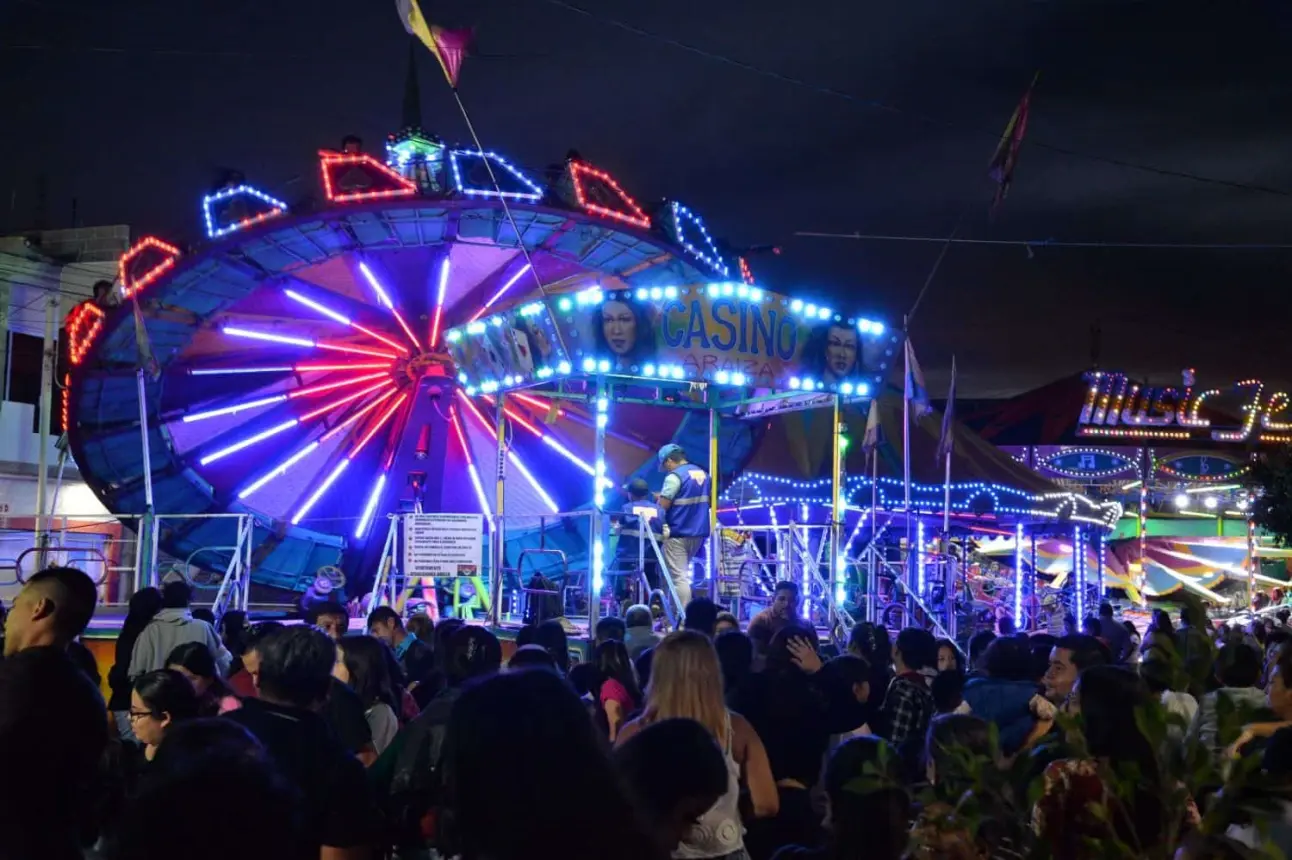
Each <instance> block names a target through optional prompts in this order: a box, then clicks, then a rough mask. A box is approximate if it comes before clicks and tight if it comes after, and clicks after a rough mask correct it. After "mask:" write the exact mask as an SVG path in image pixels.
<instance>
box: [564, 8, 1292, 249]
mask: <svg viewBox="0 0 1292 860" xmlns="http://www.w3.org/2000/svg"><path fill="white" fill-rule="evenodd" d="M544 2H546V3H548V4H550V5H552V6H557V7H559V8H561V9H565V10H567V11H569V12H573V13H575V14H577V15H582V16H584V17H585V18H590V19H591V20H593V21H597V22H598V23H601V24H604V25H606V26H608V27H615V28H617V29H620V30H623V31H625V32H628V33H632V34H633V35H635V36H639V37H641V38H643V39H651V40H653V41H656V42H660V43H662V44H665V45H669V46H671V47H673V48H676V49H678V50H680V51H685V52H687V53H690V54H695V55H696V56H699V57H704V58H705V59H709V60H713V61H715V62H719V63H723V64H725V65H728V66H734V67H735V68H738V69H742V70H744V71H746V72H750V73H752V74H755V75H759V76H761V77H764V78H768V79H770V80H774V81H780V82H781V83H784V84H790V85H791V86H796V87H801V88H803V89H808V90H812V91H813V92H816V93H820V94H822V95H826V96H830V97H832V98H837V99H842V100H844V101H848V102H852V103H853V104H859V105H864V106H865V107H869V108H873V109H875V110H879V111H884V112H886V113H890V114H894V115H898V116H905V117H910V118H911V119H916V120H919V121H920V122H923V123H926V124H928V125H937V126H942V127H944V128H951V129H962V130H965V131H972V132H974V133H975V134H979V135H981V136H983V137H984V138H986V137H988V136H990V137H991V139H992V140H993V141H995V142H997V143H999V142H1000V132H999V131H986V130H983V129H977V128H968V127H966V126H963V125H958V124H956V123H953V122H949V121H947V120H944V119H940V118H938V117H934V116H930V115H928V114H923V113H919V112H918V111H912V110H908V109H906V108H899V107H897V106H895V105H891V104H887V103H886V102H882V101H879V100H877V99H868V98H863V97H861V96H859V95H857V94H856V93H850V92H848V91H846V90H841V89H837V88H835V87H831V86H825V85H822V84H816V83H813V82H811V81H808V80H806V79H804V78H799V77H795V76H793V75H787V74H784V73H782V72H778V71H775V70H774V69H766V68H763V67H761V66H756V65H754V64H753V63H749V62H746V61H744V60H738V59H736V58H734V57H731V56H728V55H726V54H720V53H717V52H715V51H710V50H706V49H705V48H701V47H699V46H697V45H693V44H690V43H688V42H683V41H681V40H679V39H674V38H671V37H669V36H664V35H662V34H660V33H656V32H653V31H651V30H647V29H644V28H642V27H638V26H636V25H635V24H629V23H627V22H626V21H621V20H619V19H618V18H612V17H609V16H606V15H601V14H598V13H596V12H592V11H590V10H588V9H585V8H583V7H582V6H576V5H575V4H573V3H569V2H566V0H544ZM1027 145H1028V146H1033V147H1036V148H1037V149H1046V150H1049V151H1050V152H1057V153H1059V154H1061V155H1068V156H1072V157H1074V158H1084V159H1086V160H1087V161H1097V162H1102V163H1103V164H1111V165H1114V166H1116V167H1125V168H1128V169H1130V170H1139V171H1143V172H1145V173H1154V174H1157V175H1158V176H1169V177H1172V178H1175V179H1188V180H1190V181H1192V182H1201V183H1205V184H1208V185H1218V186H1221V187H1225V188H1236V189H1241V190H1243V191H1256V192H1260V193H1262V194H1273V195H1276V196H1279V197H1292V191H1287V190H1284V189H1282V188H1272V187H1270V186H1267V185H1255V184H1252V183H1248V182H1238V181H1236V180H1232V179H1219V178H1217V177H1214V176H1202V175H1200V174H1197V173H1189V172H1188V171H1184V170H1172V169H1170V168H1166V167H1157V166H1155V165H1152V164H1144V163H1143V162H1137V161H1127V160H1125V159H1122V158H1114V157H1112V156H1108V155H1098V154H1096V153H1092V152H1082V151H1080V150H1076V149H1072V148H1070V147H1066V146H1058V145H1056V144H1053V143H1046V142H1045V141H1042V140H1036V139H1035V137H1029V138H1028V139H1027ZM937 241H939V242H943V241H946V239H945V237H943V238H940V239H938V240H937Z"/></svg>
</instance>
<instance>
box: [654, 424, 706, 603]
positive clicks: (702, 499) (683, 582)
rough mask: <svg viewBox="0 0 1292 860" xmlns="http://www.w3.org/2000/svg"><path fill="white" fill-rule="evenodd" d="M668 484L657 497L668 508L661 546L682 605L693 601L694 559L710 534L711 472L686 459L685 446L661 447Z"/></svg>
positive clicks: (662, 465)
mask: <svg viewBox="0 0 1292 860" xmlns="http://www.w3.org/2000/svg"><path fill="white" fill-rule="evenodd" d="M659 467H660V471H662V472H664V486H663V487H661V488H660V491H659V492H658V493H657V494H656V496H655V500H656V501H657V502H658V503H659V506H660V509H661V510H663V511H664V529H665V534H664V542H663V544H662V545H661V547H660V550H661V551H662V553H663V555H664V564H665V566H667V567H668V575H669V578H670V579H671V580H672V581H673V591H674V592H675V593H676V594H677V602H678V604H679V605H680V606H686V605H687V604H688V603H690V602H691V559H693V558H695V556H696V554H697V553H699V552H700V550H701V548H703V547H704V539H705V538H707V537H708V536H709V531H710V524H709V493H710V489H711V488H710V486H709V475H708V473H706V472H705V471H704V470H703V469H701V468H700V467H699V466H696V465H695V464H693V463H690V462H688V461H687V459H686V451H684V450H682V446H681V445H677V444H673V443H670V444H668V445H665V446H664V447H663V448H660V449H659Z"/></svg>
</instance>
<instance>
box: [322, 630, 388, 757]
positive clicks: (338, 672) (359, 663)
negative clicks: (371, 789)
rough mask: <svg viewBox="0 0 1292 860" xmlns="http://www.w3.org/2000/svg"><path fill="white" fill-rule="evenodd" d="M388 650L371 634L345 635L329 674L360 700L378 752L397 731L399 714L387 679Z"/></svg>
mask: <svg viewBox="0 0 1292 860" xmlns="http://www.w3.org/2000/svg"><path fill="white" fill-rule="evenodd" d="M387 650H389V647H388V646H387V645H386V643H384V642H382V641H381V640H380V639H377V638H376V637H374V636H345V637H342V639H341V641H340V642H338V643H337V645H336V664H335V665H334V666H333V667H332V677H334V678H336V679H337V680H338V681H340V682H341V683H343V684H349V685H350V687H351V689H353V690H354V692H355V693H356V694H357V695H358V696H359V701H360V702H362V703H363V708H364V717H366V718H367V720H368V728H370V729H371V730H372V745H373V747H375V748H376V751H377V755H381V752H382V750H384V749H385V748H386V747H388V746H390V742H391V741H392V740H394V737H395V733H396V732H398V731H399V718H398V717H396V716H395V713H396V709H397V708H398V707H399V700H398V699H397V698H395V690H394V686H393V685H392V684H391V680H390V668H389V664H388V662H387V660H386V651H387Z"/></svg>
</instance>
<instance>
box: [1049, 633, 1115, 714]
mask: <svg viewBox="0 0 1292 860" xmlns="http://www.w3.org/2000/svg"><path fill="white" fill-rule="evenodd" d="M1110 656H1111V655H1110V654H1109V652H1108V648H1107V646H1105V645H1104V644H1103V643H1102V642H1100V641H1099V640H1098V639H1096V638H1095V637H1093V636H1086V635H1084V634H1081V633H1077V634H1075V635H1072V636H1063V637H1061V638H1060V639H1059V641H1058V642H1055V643H1054V647H1053V648H1052V649H1050V668H1048V669H1046V670H1045V677H1044V678H1042V679H1041V683H1042V684H1043V685H1044V687H1045V698H1047V699H1049V700H1050V704H1052V705H1062V704H1063V703H1064V702H1066V701H1067V700H1068V696H1070V695H1072V688H1073V687H1075V686H1076V684H1077V678H1078V677H1079V676H1080V675H1081V673H1082V672H1084V671H1085V670H1086V669H1089V668H1090V667H1091V666H1103V665H1106V664H1107V663H1108V662H1109V661H1110Z"/></svg>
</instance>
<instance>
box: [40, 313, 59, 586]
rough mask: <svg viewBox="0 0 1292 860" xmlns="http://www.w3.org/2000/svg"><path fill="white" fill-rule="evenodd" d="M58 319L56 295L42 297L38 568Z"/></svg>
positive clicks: (45, 538)
mask: <svg viewBox="0 0 1292 860" xmlns="http://www.w3.org/2000/svg"><path fill="white" fill-rule="evenodd" d="M57 318H58V293H56V292H52V293H47V294H46V296H45V341H44V347H43V349H42V351H41V361H40V404H39V406H38V408H37V420H38V421H39V422H40V427H39V428H38V430H37V432H38V434H39V441H38V442H37V452H36V458H37V465H36V546H37V547H38V548H39V550H40V551H39V553H38V554H37V556H36V563H37V567H38V568H42V569H43V568H44V567H45V566H46V565H47V564H48V563H49V561H48V559H47V557H46V556H47V551H46V548H47V547H48V546H49V533H48V530H47V529H46V527H45V525H46V524H45V517H46V515H47V513H52V512H47V511H46V510H45V497H46V495H47V489H48V486H49V421H50V417H51V414H52V412H53V406H54V374H55V372H56V366H57V362H58V341H57V340H56V339H55V333H56V332H57V327H56V325H57Z"/></svg>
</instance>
